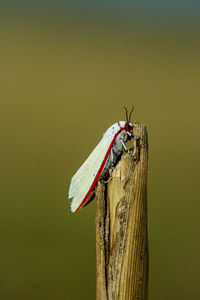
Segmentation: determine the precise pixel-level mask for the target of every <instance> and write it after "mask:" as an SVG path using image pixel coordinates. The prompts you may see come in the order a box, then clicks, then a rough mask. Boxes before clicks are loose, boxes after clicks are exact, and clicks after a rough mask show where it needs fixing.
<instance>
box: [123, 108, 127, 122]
mask: <svg viewBox="0 0 200 300" xmlns="http://www.w3.org/2000/svg"><path fill="white" fill-rule="evenodd" d="M123 108H124V109H125V111H126V121H128V109H127V108H126V107H125V106H123Z"/></svg>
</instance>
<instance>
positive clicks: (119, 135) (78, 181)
mask: <svg viewBox="0 0 200 300" xmlns="http://www.w3.org/2000/svg"><path fill="white" fill-rule="evenodd" d="M124 109H125V110H126V121H119V122H117V123H115V124H113V125H112V126H110V127H109V128H108V129H107V130H106V132H105V133H104V134H103V137H102V139H101V140H100V142H99V143H98V145H97V146H96V147H95V148H94V150H93V151H92V153H91V154H90V155H89V157H88V158H87V159H86V161H85V162H84V163H83V164H82V166H81V167H80V168H79V169H78V171H77V172H76V173H75V174H74V176H73V177H72V179H71V183H70V187H69V194H68V198H69V199H70V198H73V199H72V202H71V211H72V212H75V211H77V210H78V209H79V208H81V207H83V206H85V205H86V203H88V202H89V201H90V199H91V197H92V192H93V189H94V186H95V185H96V183H97V182H98V181H99V180H102V179H104V178H105V177H106V176H107V175H108V173H109V170H110V169H113V168H114V166H115V165H116V163H117V159H118V158H119V156H120V155H121V154H122V152H123V150H124V151H126V152H128V153H129V154H131V152H130V151H129V150H128V149H127V147H126V143H127V142H128V141H129V140H130V139H131V138H133V137H134V136H133V124H132V123H131V122H130V120H131V114H132V112H133V109H134V107H132V110H131V112H130V114H129V116H128V110H127V108H126V107H124Z"/></svg>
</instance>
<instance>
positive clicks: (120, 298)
mask: <svg viewBox="0 0 200 300" xmlns="http://www.w3.org/2000/svg"><path fill="white" fill-rule="evenodd" d="M134 125H135V128H134V134H135V135H136V136H140V137H141V138H142V139H140V140H138V142H137V147H136V149H137V153H136V155H137V159H136V160H133V158H131V157H130V156H129V155H128V154H123V155H122V158H121V160H120V161H119V163H118V164H117V166H116V167H115V169H114V170H113V172H112V174H111V180H110V181H109V182H108V183H104V182H103V181H101V182H99V183H98V185H97V188H96V201H97V208H96V300H147V298H148V232H147V163H148V139H147V130H146V126H145V125H144V124H139V123H135V124H134Z"/></svg>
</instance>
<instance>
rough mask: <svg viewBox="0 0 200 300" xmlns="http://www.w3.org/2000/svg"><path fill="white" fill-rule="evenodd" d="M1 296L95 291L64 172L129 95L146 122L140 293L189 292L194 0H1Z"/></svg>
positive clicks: (198, 74)
mask: <svg viewBox="0 0 200 300" xmlns="http://www.w3.org/2000/svg"><path fill="white" fill-rule="evenodd" d="M0 15H1V17H0V41H1V46H0V86H1V88H0V123H1V125H0V139H1V146H0V160H1V176H0V184H1V188H0V197H1V212H0V240H1V242H0V270H1V271H0V298H1V299H2V300H18V299H20V300H23V299H26V300H35V299H37V300H39V299H48V300H64V299H67V300H79V299H87V300H93V299H95V201H94V202H93V203H92V204H90V205H89V206H87V208H85V209H82V210H80V211H79V212H77V213H75V214H72V213H71V212H70V201H69V200H68V199H67V191H68V187H69V184H70V179H71V177H72V175H73V174H74V172H75V171H76V170H77V169H78V168H79V166H80V165H81V164H82V163H83V161H84V160H85V159H86V158H87V156H88V155H89V153H90V152H91V151H92V149H93V148H94V146H95V145H96V144H97V143H98V141H99V140H100V138H101V136H102V134H103V132H104V131H105V130H106V129H107V127H109V126H110V125H111V124H112V123H115V122H116V121H118V120H123V119H124V118H125V114H124V110H123V109H122V105H126V106H127V107H129V108H131V105H132V104H134V105H135V113H134V116H133V119H134V120H137V121H140V122H145V123H146V124H147V127H148V132H149V177H148V200H149V205H148V210H149V248H150V281H149V300H161V299H162V300H177V299H182V300H188V299H190V300H197V299H199V294H200V286H199V269H200V262H199V261H200V241H199V236H200V232H199V231H200V230H199V217H200V214H199V210H200V203H199V200H200V199H199V198H200V197H199V170H200V164H199V148H200V147H199V146H200V141H199V109H200V104H199V99H200V2H199V1H186V0H185V1H178V0H174V1H168V0H166V1H158V0H152V1H128V0H124V1H122V0H115V1H86V0H85V1H73V2H72V1H71V2H69V1H62V0H57V1H45V0H40V1H31V0H29V1H14V0H13V1H12V0H9V1H6V2H2V1H1V3H0Z"/></svg>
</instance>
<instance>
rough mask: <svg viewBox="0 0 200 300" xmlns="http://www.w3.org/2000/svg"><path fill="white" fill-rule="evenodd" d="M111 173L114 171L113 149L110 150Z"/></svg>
mask: <svg viewBox="0 0 200 300" xmlns="http://www.w3.org/2000/svg"><path fill="white" fill-rule="evenodd" d="M110 154H111V171H112V170H113V169H114V154H113V149H112V148H111V153H110Z"/></svg>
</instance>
